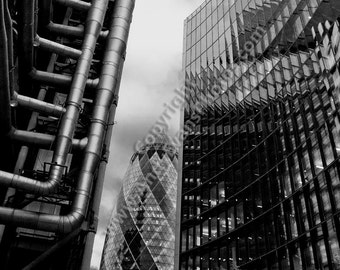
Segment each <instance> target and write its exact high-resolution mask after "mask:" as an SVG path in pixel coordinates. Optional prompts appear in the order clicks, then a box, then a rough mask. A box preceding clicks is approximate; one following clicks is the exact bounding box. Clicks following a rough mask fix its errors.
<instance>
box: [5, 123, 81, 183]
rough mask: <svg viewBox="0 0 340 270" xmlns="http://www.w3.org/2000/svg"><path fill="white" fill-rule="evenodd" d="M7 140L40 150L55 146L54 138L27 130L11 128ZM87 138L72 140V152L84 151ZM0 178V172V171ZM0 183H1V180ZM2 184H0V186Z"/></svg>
mask: <svg viewBox="0 0 340 270" xmlns="http://www.w3.org/2000/svg"><path fill="white" fill-rule="evenodd" d="M8 136H9V138H11V139H12V140H14V141H17V142H20V143H21V144H24V145H35V146H39V147H40V148H45V149H51V148H52V147H53V146H54V144H55V138H56V136H54V135H50V134H46V133H39V132H32V131H27V130H19V129H15V128H12V131H11V132H10V133H9V134H8ZM87 141H88V139H87V138H83V139H73V140H72V149H74V150H84V149H85V147H86V145H87ZM0 178H1V171H0ZM1 181H3V180H2V179H1ZM1 184H2V182H0V185H1Z"/></svg>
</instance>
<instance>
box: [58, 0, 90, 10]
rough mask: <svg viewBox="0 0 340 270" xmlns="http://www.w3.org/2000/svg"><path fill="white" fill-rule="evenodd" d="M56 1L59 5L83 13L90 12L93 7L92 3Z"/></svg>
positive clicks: (74, 0) (67, 0) (79, 0)
mask: <svg viewBox="0 0 340 270" xmlns="http://www.w3.org/2000/svg"><path fill="white" fill-rule="evenodd" d="M54 1H55V2H57V3H58V4H61V5H64V6H67V7H70V8H74V9H78V10H83V11H86V10H89V8H90V7H91V4H90V3H88V2H84V1H81V0H54Z"/></svg>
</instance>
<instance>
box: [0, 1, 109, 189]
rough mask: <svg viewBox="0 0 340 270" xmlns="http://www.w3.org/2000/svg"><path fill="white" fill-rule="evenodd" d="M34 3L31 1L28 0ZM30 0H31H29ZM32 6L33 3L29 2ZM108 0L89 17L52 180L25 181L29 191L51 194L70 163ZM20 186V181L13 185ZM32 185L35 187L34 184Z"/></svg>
mask: <svg viewBox="0 0 340 270" xmlns="http://www.w3.org/2000/svg"><path fill="white" fill-rule="evenodd" d="M28 2H30V1H28ZM26 3H27V1H26ZM27 4H28V5H29V6H31V5H32V4H30V3H27ZM107 5H108V0H94V1H93V3H92V5H91V9H90V10H89V13H88V16H87V19H86V34H85V37H84V40H83V45H82V54H81V56H80V58H79V60H78V63H77V67H76V70H75V73H74V76H73V79H72V84H71V89H70V93H69V95H68V99H67V101H66V112H65V113H64V114H63V116H62V119H61V121H60V127H59V130H58V134H57V136H56V146H55V150H54V153H53V158H52V164H53V165H52V166H51V169H50V173H49V179H48V180H47V181H46V182H44V184H43V185H42V184H41V183H40V184H39V183H37V182H36V181H35V180H34V179H32V181H28V180H27V179H25V180H24V182H25V188H24V189H26V190H28V189H29V190H35V192H36V193H37V194H49V193H52V192H54V191H55V190H56V188H57V187H58V185H59V183H60V181H61V178H62V175H63V172H64V166H65V163H66V159H67V155H68V153H69V151H70V149H71V147H72V139H73V135H74V131H75V127H76V125H77V122H78V118H79V113H80V110H81V105H82V98H83V94H84V90H85V86H86V80H87V78H88V74H89V70H90V67H91V62H92V58H93V54H94V50H95V47H96V43H97V39H98V36H99V33H100V30H101V28H102V24H103V21H104V17H105V12H106V9H107ZM20 177H22V176H20V175H17V176H15V177H14V176H13V179H15V180H14V181H18V183H21V182H22V181H21V180H20ZM6 180H7V177H2V175H1V172H0V184H1V183H2V182H5V183H3V184H4V185H7V184H6V183H8V182H7V181H6ZM13 185H14V186H16V184H13ZM30 185H31V187H30Z"/></svg>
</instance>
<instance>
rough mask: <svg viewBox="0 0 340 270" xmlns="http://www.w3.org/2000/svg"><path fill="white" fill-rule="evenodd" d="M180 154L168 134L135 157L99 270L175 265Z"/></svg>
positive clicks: (118, 204) (172, 266) (141, 150)
mask: <svg viewBox="0 0 340 270" xmlns="http://www.w3.org/2000/svg"><path fill="white" fill-rule="evenodd" d="M177 162H178V153H177V151H176V149H175V148H174V147H173V146H172V145H171V144H170V142H169V139H168V138H167V136H166V135H165V134H162V135H160V136H159V137H157V138H156V142H155V143H153V144H147V145H145V146H143V147H142V148H141V149H140V150H139V151H137V152H136V153H135V154H134V155H133V156H132V158H131V162H130V165H129V167H128V170H127V173H126V175H125V177H124V179H123V187H122V189H121V191H120V194H119V198H118V202H117V205H116V209H115V210H114V212H113V215H112V219H111V222H110V224H109V227H108V229H107V234H106V239H105V244H104V250H103V256H102V262H101V269H102V270H108V269H110V270H111V269H124V270H125V269H140V270H149V269H155V270H156V269H159V270H161V269H163V270H169V269H173V268H174V247H175V232H174V231H175V218H176V195H177V189H176V185H177Z"/></svg>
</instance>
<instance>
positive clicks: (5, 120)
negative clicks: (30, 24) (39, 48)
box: [0, 1, 11, 135]
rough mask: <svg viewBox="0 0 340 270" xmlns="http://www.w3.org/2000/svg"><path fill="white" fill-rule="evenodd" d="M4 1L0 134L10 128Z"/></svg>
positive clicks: (0, 28)
mask: <svg viewBox="0 0 340 270" xmlns="http://www.w3.org/2000/svg"><path fill="white" fill-rule="evenodd" d="M5 12H6V11H5V5H4V1H1V3H0V62H1V67H0V125H1V129H0V135H5V134H6V133H8V132H9V131H10V130H11V107H10V82H9V63H8V43H7V42H8V41H7V32H6V23H5Z"/></svg>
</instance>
